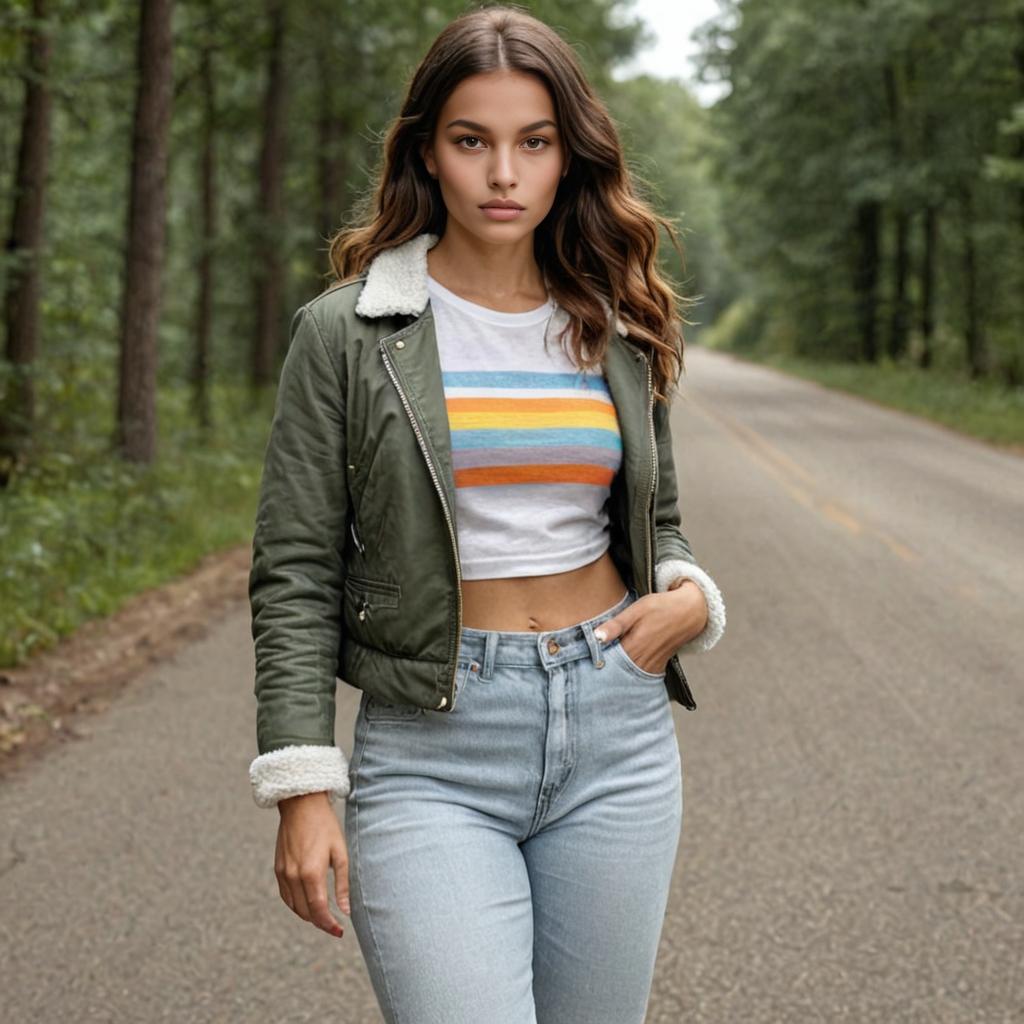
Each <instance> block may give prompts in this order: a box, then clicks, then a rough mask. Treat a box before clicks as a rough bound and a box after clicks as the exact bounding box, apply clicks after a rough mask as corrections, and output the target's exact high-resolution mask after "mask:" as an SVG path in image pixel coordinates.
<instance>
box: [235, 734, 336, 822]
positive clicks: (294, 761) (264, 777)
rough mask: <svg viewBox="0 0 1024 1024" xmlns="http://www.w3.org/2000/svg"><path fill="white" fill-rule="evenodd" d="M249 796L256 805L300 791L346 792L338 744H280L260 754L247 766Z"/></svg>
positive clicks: (332, 794)
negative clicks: (277, 748) (250, 786)
mask: <svg viewBox="0 0 1024 1024" xmlns="http://www.w3.org/2000/svg"><path fill="white" fill-rule="evenodd" d="M249 781H250V782H251V783H252V796H253V799H254V800H255V801H256V805H257V806H258V807H276V806H277V802H278V800H284V799H285V798H286V797H289V796H298V795H299V794H301V793H319V792H322V791H324V790H326V791H327V799H328V800H329V801H330V802H331V803H334V799H335V797H340V798H341V799H342V800H344V799H346V798H347V797H348V794H349V789H350V782H349V777H348V760H347V758H346V757H345V754H344V752H343V751H342V750H341V748H340V747H336V746H334V745H333V744H331V745H330V746H327V745H319V744H303V745H301V746H299V745H296V746H290V747H282V748H281V749H280V750H270V751H268V752H267V753H266V754H260V756H259V757H257V758H256V759H255V760H254V761H253V762H252V764H250V765H249Z"/></svg>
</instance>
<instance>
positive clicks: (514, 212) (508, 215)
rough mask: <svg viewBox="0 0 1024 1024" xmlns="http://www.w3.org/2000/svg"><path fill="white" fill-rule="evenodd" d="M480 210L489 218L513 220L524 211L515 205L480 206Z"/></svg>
mask: <svg viewBox="0 0 1024 1024" xmlns="http://www.w3.org/2000/svg"><path fill="white" fill-rule="evenodd" d="M480 209H481V210H483V211H484V214H485V215H486V216H487V217H490V218H491V220H515V219H516V217H518V216H519V215H520V214H521V213H525V212H526V211H525V210H523V209H521V208H520V207H517V206H481V207H480Z"/></svg>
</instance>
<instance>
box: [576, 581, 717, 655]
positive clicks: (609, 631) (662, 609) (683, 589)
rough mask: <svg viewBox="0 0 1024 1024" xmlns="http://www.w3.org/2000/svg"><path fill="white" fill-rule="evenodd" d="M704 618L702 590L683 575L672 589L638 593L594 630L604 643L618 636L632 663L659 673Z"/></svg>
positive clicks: (706, 614) (697, 628)
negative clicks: (653, 592) (636, 596)
mask: <svg viewBox="0 0 1024 1024" xmlns="http://www.w3.org/2000/svg"><path fill="white" fill-rule="evenodd" d="M707 621H708V603H707V601H706V600H705V598H704V592H703V591H702V590H701V589H700V587H698V586H697V584H696V583H694V582H693V580H689V579H684V580H683V582H682V583H681V584H680V585H679V586H678V587H676V589H675V590H665V591H662V592H661V593H656V594H646V595H645V596H643V597H638V598H637V599H636V600H635V601H634V602H633V603H632V604H631V605H629V607H628V608H626V609H625V610H624V611H621V612H619V614H618V615H616V616H614V618H611V619H607V620H605V621H604V622H602V623H601V625H600V626H598V628H597V629H596V630H595V631H594V634H595V636H597V638H598V640H600V641H601V642H602V643H605V644H606V643H608V642H609V641H611V640H614V639H615V638H616V637H619V638H621V642H622V647H623V650H624V651H625V653H626V654H628V655H629V657H630V658H631V659H632V661H633V662H634V663H635V664H637V665H639V666H640V668H642V669H643V670H644V671H645V672H652V673H654V674H656V675H660V674H661V673H662V672H665V671H666V670H667V668H668V660H669V658H671V657H672V655H673V654H675V652H676V651H677V650H679V648H680V647H682V645H683V644H685V643H687V642H688V641H690V640H692V639H693V638H694V637H695V636H697V634H698V633H700V632H701V630H703V629H704V627H705V626H706V625H707ZM601 634H604V638H603V640H602V637H601Z"/></svg>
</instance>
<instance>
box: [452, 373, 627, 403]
mask: <svg viewBox="0 0 1024 1024" xmlns="http://www.w3.org/2000/svg"><path fill="white" fill-rule="evenodd" d="M441 378H442V380H443V381H444V386H445V387H449V388H576V389H577V390H580V391H600V392H603V393H604V394H608V385H607V384H606V383H605V380H604V378H603V377H602V376H600V375H599V374H596V373H588V374H582V373H529V372H526V371H523V372H519V371H516V370H459V371H449V372H444V373H442V374H441ZM467 397H468V396H467Z"/></svg>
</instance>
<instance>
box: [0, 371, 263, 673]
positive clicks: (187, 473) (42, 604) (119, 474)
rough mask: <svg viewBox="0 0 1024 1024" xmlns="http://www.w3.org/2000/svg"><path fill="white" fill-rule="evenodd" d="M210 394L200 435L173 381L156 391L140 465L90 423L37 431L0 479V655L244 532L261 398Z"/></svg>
mask: <svg viewBox="0 0 1024 1024" xmlns="http://www.w3.org/2000/svg"><path fill="white" fill-rule="evenodd" d="M268 402H269V399H268ZM213 404H214V407H215V409H218V411H219V412H220V415H221V417H222V420H223V425H222V426H221V427H220V428H219V429H218V430H216V431H214V432H213V433H212V434H209V435H203V434H201V433H200V432H199V431H198V429H197V428H195V427H194V426H193V425H192V424H191V423H190V418H191V416H190V413H189V412H188V408H187V393H186V392H185V390H184V389H180V390H176V391H168V390H162V391H161V394H160V399H159V415H158V423H159V424H160V442H159V455H158V457H157V459H156V461H155V462H154V464H153V465H152V466H149V467H138V466H134V465H132V464H128V463H125V462H123V461H122V460H120V459H118V458H115V457H114V456H112V455H111V454H109V452H107V451H106V450H105V445H103V444H97V442H96V440H95V438H96V437H97V436H107V435H106V434H101V433H99V432H97V431H96V430H95V429H93V430H91V431H87V432H85V434H86V435H88V437H89V438H90V441H89V442H88V443H83V441H82V437H83V431H82V430H81V429H79V431H78V432H77V435H76V437H77V440H76V439H75V438H72V436H71V435H70V434H69V433H66V432H65V433H64V436H63V438H62V440H63V441H65V442H67V443H66V444H63V445H62V444H60V443H57V444H54V442H53V439H52V438H50V439H48V444H49V448H50V450H47V451H40V452H37V453H35V455H34V456H33V457H32V459H31V461H30V462H29V464H28V466H27V467H26V469H25V471H24V472H22V473H20V474H19V475H18V476H16V477H15V478H14V480H13V481H12V484H11V485H10V486H9V487H8V488H7V489H6V490H5V491H0V550H2V551H3V559H2V562H0V666H11V665H18V664H21V663H23V662H24V661H26V660H27V659H28V658H29V657H30V656H31V655H32V654H33V653H34V652H36V651H39V650H42V649H45V648H47V647H50V646H52V645H53V644H54V643H56V642H57V641H58V640H59V639H60V638H61V637H62V636H64V635H66V634H68V633H70V632H71V631H73V630H74V629H75V628H76V627H78V626H79V625H81V624H82V623H83V622H85V621H86V620H88V619H91V618H95V617H97V616H105V615H109V614H111V613H113V612H114V611H116V610H117V609H118V608H119V607H120V606H121V605H122V604H123V603H124V601H125V600H126V599H127V598H129V597H131V596H133V595H134V594H137V593H139V592H140V591H143V590H146V589H149V588H151V587H155V586H157V585H159V584H161V583H164V582H166V581H168V580H170V579H173V578H174V577H176V576H179V575H181V574H183V573H186V572H188V571H189V570H190V569H192V568H193V567H194V566H195V565H196V564H197V563H198V562H199V561H200V560H201V559H202V558H203V557H204V556H205V555H207V554H209V553H211V552H215V551H218V550H221V549H223V548H225V547H230V546H233V545H235V544H238V543H243V542H245V541H246V540H248V539H249V538H251V536H252V527H253V522H254V516H255V509H256V497H257V491H258V487H259V478H260V471H261V464H262V458H263V449H264V445H265V442H266V433H267V430H268V429H269V425H270V416H271V408H270V406H269V404H267V403H264V402H252V401H251V400H250V398H249V396H248V395H247V394H246V393H244V390H243V389H234V390H228V389H217V390H216V391H215V394H214V397H213ZM99 418H101V417H97V419H99ZM91 426H92V427H93V428H95V427H96V426H97V424H96V423H94V424H91ZM104 426H105V427H106V426H109V424H104ZM39 433H42V432H41V431H40V432H39ZM54 449H56V450H54Z"/></svg>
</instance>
